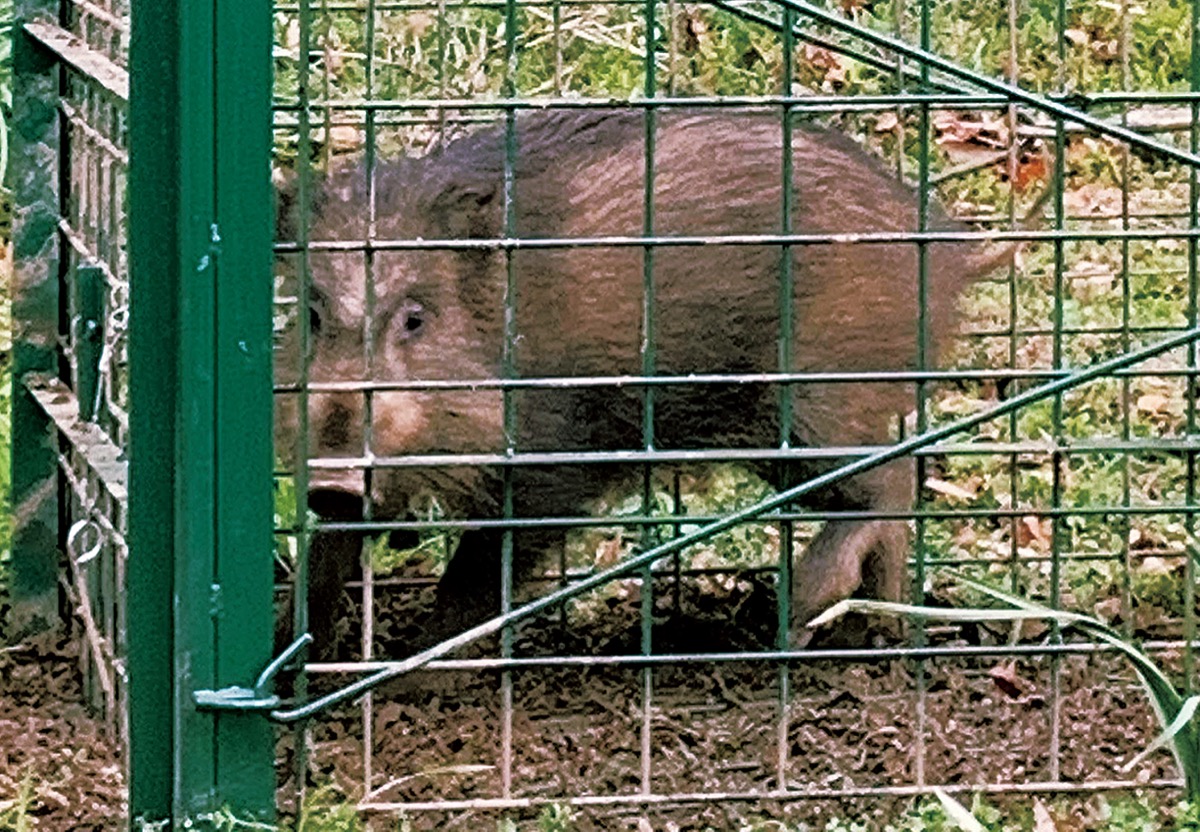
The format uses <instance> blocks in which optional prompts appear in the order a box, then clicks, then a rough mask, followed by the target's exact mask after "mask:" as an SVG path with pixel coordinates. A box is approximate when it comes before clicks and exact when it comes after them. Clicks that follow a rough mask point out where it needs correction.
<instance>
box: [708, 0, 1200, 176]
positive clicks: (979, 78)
mask: <svg viewBox="0 0 1200 832" xmlns="http://www.w3.org/2000/svg"><path fill="white" fill-rule="evenodd" d="M715 1H716V2H717V3H718V4H719V5H720V6H721V7H722V8H726V9H729V10H730V11H733V10H734V8H735V7H733V6H732V4H730V3H728V2H722V0H715ZM773 2H775V3H777V4H778V5H780V6H783V7H784V8H789V9H793V10H795V11H797V12H799V13H800V14H801V15H804V16H805V17H807V18H810V19H812V20H816V21H818V22H820V23H824V24H825V25H827V26H830V27H831V28H834V29H837V30H838V31H841V32H845V33H846V34H848V35H851V36H852V37H856V38H860V39H862V40H864V41H866V42H867V43H870V44H873V45H875V46H878V47H881V48H883V49H887V50H889V51H891V52H895V53H897V54H899V55H903V56H904V57H906V58H912V59H913V60H914V61H919V62H920V63H922V64H925V65H926V66H929V67H931V68H933V69H937V70H939V71H941V72H944V73H946V74H947V75H951V76H953V77H955V78H958V79H961V80H963V81H968V82H970V83H972V84H974V85H976V86H978V87H982V88H983V89H985V90H987V91H988V92H992V93H996V94H998V95H1003V96H1004V97H1006V98H1007V99H1009V100H1010V101H1017V102H1020V103H1021V104H1025V105H1026V106H1028V107H1031V108H1033V109H1035V110H1040V111H1042V112H1043V113H1049V114H1050V115H1052V116H1056V117H1058V118H1062V119H1066V120H1068V121H1074V122H1077V123H1078V124H1081V125H1083V126H1084V127H1087V128H1089V129H1091V130H1094V131H1096V132H1097V133H1100V134H1101V135H1104V136H1109V137H1110V138H1114V139H1119V140H1121V141H1123V142H1127V143H1128V144H1130V145H1131V146H1133V147H1140V148H1142V149H1144V150H1149V151H1151V152H1152V153H1156V154H1158V155H1160V156H1164V157H1166V158H1168V159H1173V160H1175V161H1176V162H1183V163H1184V164H1187V165H1191V166H1193V167H1200V156H1197V155H1196V154H1195V153H1189V152H1187V151H1186V150H1179V149H1178V148H1174V147H1171V146H1169V145H1165V144H1162V143H1160V142H1156V141H1154V140H1153V139H1148V138H1146V137H1145V136H1144V135H1142V134H1141V133H1137V132H1135V131H1133V130H1130V129H1128V128H1125V127H1121V126H1119V125H1116V124H1111V123H1109V122H1107V121H1105V120H1104V119H1100V118H1096V117H1095V116H1090V115H1088V114H1087V113H1084V112H1083V111H1081V110H1078V109H1076V108H1074V107H1069V106H1067V105H1066V104H1060V103H1058V102H1057V101H1052V100H1050V99H1048V98H1045V97H1043V96H1040V95H1036V94H1034V93H1031V92H1026V91H1025V90H1023V89H1021V88H1020V87H1018V86H1015V85H1013V84H1006V83H1004V82H1003V81H997V80H995V79H993V78H989V77H988V76H986V75H983V74H981V73H978V72H973V71H972V70H969V69H967V68H966V67H963V66H959V65H958V64H956V63H954V62H953V61H949V60H946V59H945V58H943V57H942V56H941V55H937V54H934V53H933V52H927V51H926V50H924V49H921V48H919V47H916V46H912V45H910V44H908V43H905V42H904V41H902V40H899V39H897V38H892V37H888V36H887V35H882V34H880V33H879V32H875V31H873V30H871V29H868V28H866V27H864V26H860V25H858V24H857V23H855V22H854V21H852V20H847V19H846V18H843V17H839V16H837V15H836V14H833V13H832V12H829V11H826V10H825V9H822V8H820V7H819V6H814V5H813V4H812V3H807V2H805V0H773Z"/></svg>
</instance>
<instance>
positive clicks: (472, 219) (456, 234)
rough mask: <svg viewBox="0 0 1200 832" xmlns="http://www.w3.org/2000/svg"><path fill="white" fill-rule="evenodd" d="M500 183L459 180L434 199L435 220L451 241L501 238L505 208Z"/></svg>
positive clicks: (433, 213)
mask: <svg viewBox="0 0 1200 832" xmlns="http://www.w3.org/2000/svg"><path fill="white" fill-rule="evenodd" d="M502 202H503V200H501V198H500V183H499V182H497V183H495V184H490V183H487V182H477V183H469V184H467V183H455V184H452V185H450V186H449V187H448V188H446V189H445V190H443V191H442V192H441V193H440V194H439V195H438V196H437V198H435V199H434V201H433V205H432V206H431V208H432V212H431V213H432V219H433V221H434V223H435V224H436V226H437V228H438V229H439V230H440V231H441V232H442V233H443V234H445V236H446V239H448V240H480V239H489V238H493V237H499V236H500V231H501V225H502V217H503V208H502Z"/></svg>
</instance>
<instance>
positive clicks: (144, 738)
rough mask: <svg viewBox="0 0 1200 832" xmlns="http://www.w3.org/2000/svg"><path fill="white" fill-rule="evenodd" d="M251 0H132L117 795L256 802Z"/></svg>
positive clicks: (198, 808) (259, 590) (261, 350)
mask: <svg viewBox="0 0 1200 832" xmlns="http://www.w3.org/2000/svg"><path fill="white" fill-rule="evenodd" d="M270 21H271V18H270V7H269V5H268V4H259V3H250V4H246V3H236V2H233V0H213V2H209V3H200V2H196V3H184V2H182V0H155V2H150V0H139V1H138V2H135V3H134V4H133V8H132V45H131V56H130V67H131V79H130V82H131V113H130V128H131V138H130V142H131V151H130V160H131V161H130V178H129V188H130V272H131V276H130V294H131V299H130V303H131V314H130V398H131V408H130V421H131V430H130V505H129V537H130V554H129V558H130V564H129V575H130V579H129V594H128V604H129V619H130V625H131V626H130V636H129V652H130V657H129V666H130V725H131V729H130V733H131V738H130V768H131V773H130V789H131V795H130V805H131V816H132V817H133V818H135V819H139V818H140V819H146V820H161V819H166V818H170V819H171V820H172V821H173V822H174V824H175V825H177V826H181V825H183V824H187V823H189V822H194V821H196V820H197V819H202V818H203V816H204V815H206V814H207V813H210V812H213V811H217V810H221V809H228V810H230V811H232V812H233V813H234V814H235V815H236V816H237V817H238V818H241V819H256V820H269V819H270V818H271V817H272V816H273V813H274V799H273V793H274V769H273V741H272V731H271V729H270V727H269V725H268V723H267V722H266V720H265V719H264V718H263V717H262V715H259V714H235V713H229V712H221V711H217V712H214V711H204V712H201V711H198V710H197V709H196V707H195V704H194V700H193V694H194V692H195V691H196V690H199V689H221V688H225V687H229V686H234V685H237V686H248V685H250V684H252V683H253V681H254V678H255V676H256V675H257V674H258V673H259V671H261V669H262V668H263V667H264V666H265V665H266V663H267V662H268V661H269V659H270V653H271V647H272V637H273V632H272V630H273V626H272V620H273V615H272V599H271V580H272V574H271V570H272V560H271V557H270V553H271V545H272V511H271V468H272V464H271V463H272V457H271V444H270V443H271V240H272V207H271V192H270V147H271V145H270V124H271V121H270V115H271V109H270V91H271V65H270V60H271V49H270V47H271V29H270Z"/></svg>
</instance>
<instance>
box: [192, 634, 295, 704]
mask: <svg viewBox="0 0 1200 832" xmlns="http://www.w3.org/2000/svg"><path fill="white" fill-rule="evenodd" d="M312 640H313V637H312V636H311V635H309V634H308V633H305V634H304V635H302V636H300V638H298V639H296V640H295V641H293V642H292V643H291V644H289V645H288V647H287V649H286V650H284V651H283V652H282V653H280V654H279V655H278V656H277V657H276V658H274V659H272V660H271V663H270V664H269V665H267V666H266V669H264V670H263V672H262V673H260V674H259V676H258V679H257V680H255V682H254V687H252V688H244V687H239V686H237V685H232V686H230V687H227V688H221V689H220V690H198V691H194V692H193V693H192V701H194V702H195V703H196V707H197V708H198V709H199V710H202V711H269V710H271V709H273V708H277V707H279V702H280V699H279V697H278V696H276V695H275V694H273V693H270V692H268V688H269V687H270V685H271V682H272V681H274V679H275V677H276V676H277V675H279V671H280V670H282V669H283V666H284V665H285V664H287V663H288V662H290V661H291V660H292V659H293V658H294V657H295V656H296V654H297V653H299V652H300V650H301V649H303V648H304V646H305V645H307V644H308V643H309V642H311V641H312Z"/></svg>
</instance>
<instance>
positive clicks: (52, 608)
mask: <svg viewBox="0 0 1200 832" xmlns="http://www.w3.org/2000/svg"><path fill="white" fill-rule="evenodd" d="M57 9H58V4H57V3H56V2H52V1H51V2H47V0H17V2H16V3H14V6H13V11H14V13H15V15H16V25H14V27H13V32H14V34H13V122H12V129H11V130H10V131H9V136H10V141H11V147H12V165H11V167H10V168H9V177H8V186H9V189H10V191H11V194H12V198H13V205H14V209H13V258H14V264H13V265H14V282H13V323H14V326H15V328H16V331H15V332H14V333H13V350H14V352H13V396H12V472H11V474H12V481H11V482H12V507H13V540H12V552H13V556H12V586H11V591H12V600H13V609H12V613H11V616H10V619H9V622H10V632H9V635H10V636H12V637H14V638H17V637H23V636H25V635H29V634H32V633H36V632H40V631H44V630H46V629H49V628H51V627H53V626H55V624H56V622H57V620H58V505H59V492H58V473H57V467H56V465H57V463H56V460H55V456H54V451H55V445H54V441H55V435H56V434H55V432H54V430H53V427H52V426H51V425H50V423H49V421H48V420H47V418H46V416H45V414H44V413H43V412H42V411H41V409H40V408H38V406H37V403H36V402H34V400H33V397H32V396H31V395H30V394H29V392H28V391H27V390H26V389H25V387H24V385H23V384H22V383H21V379H22V377H23V376H24V375H25V374H26V373H30V372H43V373H46V372H49V373H53V372H55V371H56V370H57V369H58V364H57V360H56V358H55V337H56V334H57V332H58V305H59V299H58V278H59V268H60V265H59V257H58V180H57V176H56V172H57V170H58V150H59V135H60V134H59V123H58V117H57V116H58V111H57V109H56V104H57V102H58V97H59V84H58V77H59V69H58V65H57V63H56V62H55V60H54V59H53V57H52V56H50V55H48V54H47V53H45V52H44V51H42V50H40V49H39V48H38V47H37V46H36V45H35V44H34V42H33V41H32V40H31V39H30V38H28V37H26V35H25V34H24V32H23V30H22V28H21V25H20V24H21V22H22V21H24V20H28V19H31V18H33V17H35V16H37V17H43V18H45V17H48V18H50V19H57V17H56V14H57Z"/></svg>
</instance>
